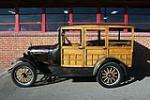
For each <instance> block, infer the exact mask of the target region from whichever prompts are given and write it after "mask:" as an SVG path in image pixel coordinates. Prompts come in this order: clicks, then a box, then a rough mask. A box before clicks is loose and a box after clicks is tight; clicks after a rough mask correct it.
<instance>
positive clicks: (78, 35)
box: [61, 29, 84, 67]
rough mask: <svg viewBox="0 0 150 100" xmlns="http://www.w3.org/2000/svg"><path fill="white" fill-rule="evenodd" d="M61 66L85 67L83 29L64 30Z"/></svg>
mask: <svg viewBox="0 0 150 100" xmlns="http://www.w3.org/2000/svg"><path fill="white" fill-rule="evenodd" d="M62 32H63V34H62V39H61V40H62V48H61V66H62V67H83V66H84V63H83V62H84V56H83V55H84V48H83V39H82V38H83V35H82V30H81V29H75V30H73V29H72V30H62Z"/></svg>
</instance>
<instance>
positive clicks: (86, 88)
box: [0, 73, 150, 100]
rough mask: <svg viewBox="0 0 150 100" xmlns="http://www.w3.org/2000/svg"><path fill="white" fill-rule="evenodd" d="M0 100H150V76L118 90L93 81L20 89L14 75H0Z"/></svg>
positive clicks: (62, 81)
mask: <svg viewBox="0 0 150 100" xmlns="http://www.w3.org/2000/svg"><path fill="white" fill-rule="evenodd" d="M0 100H150V77H145V78H144V79H142V80H141V81H135V82H131V83H130V84H126V85H123V86H120V87H117V88H111V89H107V88H103V87H102V86H100V85H99V84H98V83H97V82H96V81H94V80H93V79H91V80H90V78H89V79H87V80H86V79H85V78H79V79H78V78H77V81H75V82H74V80H73V79H61V80H59V81H57V82H56V83H53V84H49V83H46V82H45V83H42V82H41V83H38V84H37V85H35V86H33V87H30V88H19V87H17V86H16V85H14V84H13V83H12V81H11V78H10V74H9V73H5V75H2V76H0Z"/></svg>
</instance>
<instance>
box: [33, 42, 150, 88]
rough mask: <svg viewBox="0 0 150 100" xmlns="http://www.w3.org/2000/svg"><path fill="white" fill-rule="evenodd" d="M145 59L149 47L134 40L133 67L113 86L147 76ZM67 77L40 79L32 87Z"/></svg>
mask: <svg viewBox="0 0 150 100" xmlns="http://www.w3.org/2000/svg"><path fill="white" fill-rule="evenodd" d="M147 60H150V50H149V48H147V47H145V46H143V45H142V44H140V43H138V42H136V41H135V43H134V53H133V61H132V63H133V67H132V68H131V69H129V71H128V77H127V79H126V80H125V81H124V82H122V83H121V84H120V85H119V86H117V87H114V88H118V87H122V86H126V85H128V84H131V83H134V82H135V81H141V80H143V79H144V78H145V77H149V76H150V63H148V62H147ZM68 79H70V78H58V79H57V80H55V81H51V82H48V81H46V80H40V81H37V82H36V83H35V85H34V87H35V86H43V85H49V84H54V83H58V82H62V81H66V80H68ZM71 79H73V82H96V79H95V77H77V78H71Z"/></svg>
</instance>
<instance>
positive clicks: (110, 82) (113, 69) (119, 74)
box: [96, 62, 124, 88]
mask: <svg viewBox="0 0 150 100" xmlns="http://www.w3.org/2000/svg"><path fill="white" fill-rule="evenodd" d="M123 76H124V73H123V70H122V68H121V66H120V65H119V64H117V63H115V62H108V63H106V64H104V65H102V67H100V68H99V70H98V73H97V76H96V80H97V81H98V82H99V84H100V85H102V86H103V87H105V88H113V87H117V86H118V85H119V84H120V83H121V82H122V80H123V78H124V77H123Z"/></svg>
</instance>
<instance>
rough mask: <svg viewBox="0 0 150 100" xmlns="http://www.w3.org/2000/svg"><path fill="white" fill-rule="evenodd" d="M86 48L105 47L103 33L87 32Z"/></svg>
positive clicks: (99, 31)
mask: <svg viewBox="0 0 150 100" xmlns="http://www.w3.org/2000/svg"><path fill="white" fill-rule="evenodd" d="M86 46H105V31H104V30H87V31H86Z"/></svg>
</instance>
